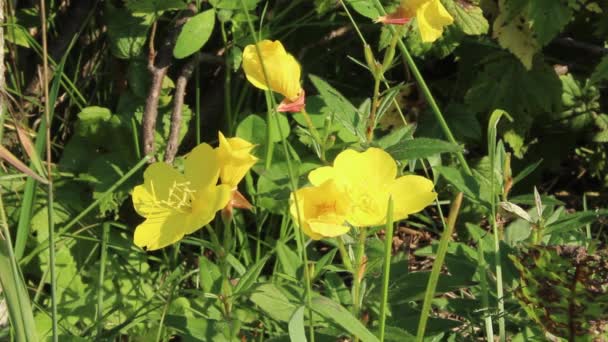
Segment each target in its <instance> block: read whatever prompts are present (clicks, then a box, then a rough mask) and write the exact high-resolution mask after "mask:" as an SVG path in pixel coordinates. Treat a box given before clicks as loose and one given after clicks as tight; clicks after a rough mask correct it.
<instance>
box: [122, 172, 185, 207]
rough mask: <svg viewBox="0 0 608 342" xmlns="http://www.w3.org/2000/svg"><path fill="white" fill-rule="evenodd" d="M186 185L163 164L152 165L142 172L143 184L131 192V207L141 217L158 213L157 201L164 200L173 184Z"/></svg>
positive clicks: (178, 174)
mask: <svg viewBox="0 0 608 342" xmlns="http://www.w3.org/2000/svg"><path fill="white" fill-rule="evenodd" d="M180 183H186V178H185V177H184V176H183V175H182V174H181V173H179V172H177V171H176V170H175V169H174V168H172V167H171V166H169V165H167V164H166V163H163V162H157V163H154V164H152V165H150V166H148V168H147V169H146V171H145V172H144V184H143V185H139V186H136V187H135V189H134V190H133V194H132V197H133V207H134V208H135V211H137V213H138V214H139V215H141V216H143V217H148V216H150V215H153V214H154V213H157V212H158V211H159V201H162V200H166V199H168V197H169V193H170V191H171V189H172V188H173V187H174V185H175V184H180Z"/></svg>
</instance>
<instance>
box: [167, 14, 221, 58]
mask: <svg viewBox="0 0 608 342" xmlns="http://www.w3.org/2000/svg"><path fill="white" fill-rule="evenodd" d="M214 26H215V10H213V9H210V10H207V11H205V12H202V13H199V14H197V15H195V16H193V17H192V18H190V20H188V22H187V23H186V24H184V26H183V27H182V31H181V32H180V33H179V36H177V41H176V42H175V47H174V48H173V56H174V57H175V58H178V59H181V58H186V57H188V56H190V55H191V54H193V53H195V52H196V51H198V50H200V49H201V48H202V47H203V45H205V43H207V41H208V40H209V37H211V33H212V32H213V27H214Z"/></svg>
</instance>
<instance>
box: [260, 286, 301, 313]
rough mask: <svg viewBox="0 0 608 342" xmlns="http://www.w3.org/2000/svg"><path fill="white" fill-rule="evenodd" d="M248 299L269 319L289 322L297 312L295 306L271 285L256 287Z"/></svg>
mask: <svg viewBox="0 0 608 342" xmlns="http://www.w3.org/2000/svg"><path fill="white" fill-rule="evenodd" d="M249 299H251V301H252V302H254V303H255V304H256V305H257V306H259V307H260V309H262V310H263V311H264V312H265V313H267V314H268V315H269V316H270V317H272V318H274V319H276V320H278V321H282V322H289V320H290V319H291V317H292V316H293V313H294V312H295V311H296V310H297V306H296V305H295V304H293V303H291V302H290V301H289V299H288V298H287V297H286V296H285V295H284V294H283V293H282V292H281V290H280V289H279V288H277V286H276V285H274V284H272V283H266V284H262V285H260V286H258V287H257V288H256V289H255V291H254V292H253V293H252V294H251V296H250V297H249Z"/></svg>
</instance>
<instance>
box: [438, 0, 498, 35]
mask: <svg viewBox="0 0 608 342" xmlns="http://www.w3.org/2000/svg"><path fill="white" fill-rule="evenodd" d="M443 4H444V5H445V8H446V9H447V10H448V12H450V14H451V15H452V16H453V17H454V24H455V25H456V26H457V27H459V28H460V29H461V30H462V32H464V33H466V34H468V35H481V34H485V33H488V29H489V27H490V24H488V21H487V20H486V18H485V17H484V16H483V11H482V10H481V8H480V7H478V6H475V5H473V4H470V3H465V2H464V1H463V2H461V1H457V0H455V1H444V2H443Z"/></svg>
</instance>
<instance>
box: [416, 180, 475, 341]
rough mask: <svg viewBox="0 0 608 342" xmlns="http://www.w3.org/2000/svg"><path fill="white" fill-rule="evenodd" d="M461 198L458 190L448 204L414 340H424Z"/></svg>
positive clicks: (461, 195)
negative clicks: (448, 211)
mask: <svg viewBox="0 0 608 342" xmlns="http://www.w3.org/2000/svg"><path fill="white" fill-rule="evenodd" d="M462 198H463V194H462V192H459V193H458V194H457V195H456V197H455V198H454V201H452V205H451V206H450V213H449V216H448V222H447V224H446V223H445V222H444V231H443V233H442V234H441V239H440V240H439V247H438V248H437V254H436V256H435V261H434V262H433V268H432V269H431V274H430V276H429V281H428V283H427V284H426V292H425V294H424V302H423V304H422V310H421V312H420V320H419V321H418V331H417V332H416V342H422V341H423V340H424V333H425V331H426V323H427V321H428V318H429V314H430V311H431V303H432V301H433V297H434V296H435V290H436V289H437V283H438V281H439V275H440V274H441V267H442V266H443V261H444V260H445V256H446V254H447V252H448V243H449V242H450V239H451V238H452V233H453V232H454V226H455V225H456V218H457V217H458V213H459V212H460V206H461V204H462ZM437 206H438V207H439V204H437ZM442 222H443V221H442Z"/></svg>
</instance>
